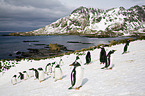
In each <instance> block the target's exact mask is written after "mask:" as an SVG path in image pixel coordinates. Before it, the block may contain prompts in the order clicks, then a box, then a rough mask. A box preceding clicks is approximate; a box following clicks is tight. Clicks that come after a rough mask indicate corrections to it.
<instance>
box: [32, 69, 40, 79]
mask: <svg viewBox="0 0 145 96" xmlns="http://www.w3.org/2000/svg"><path fill="white" fill-rule="evenodd" d="M33 70H34V74H35V79H34V80H36V79H39V72H38V71H37V69H33Z"/></svg>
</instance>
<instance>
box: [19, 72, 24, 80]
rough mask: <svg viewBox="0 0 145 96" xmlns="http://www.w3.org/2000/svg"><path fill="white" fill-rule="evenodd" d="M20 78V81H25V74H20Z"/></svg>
mask: <svg viewBox="0 0 145 96" xmlns="http://www.w3.org/2000/svg"><path fill="white" fill-rule="evenodd" d="M18 78H20V80H23V79H24V74H22V73H21V72H19V76H18Z"/></svg>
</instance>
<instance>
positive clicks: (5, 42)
mask: <svg viewBox="0 0 145 96" xmlns="http://www.w3.org/2000/svg"><path fill="white" fill-rule="evenodd" d="M8 34H9V32H0V59H14V58H15V53H16V52H18V51H20V52H27V51H28V50H27V49H28V48H35V49H40V48H44V47H46V46H47V45H48V44H49V43H51V44H56V43H57V44H60V45H64V46H65V47H67V49H68V50H80V49H82V48H88V47H90V46H96V45H98V44H108V43H109V41H112V40H119V39H125V38H129V37H115V38H89V37H82V36H77V35H54V36H3V35H8ZM23 41H37V42H23ZM38 45H39V46H38ZM10 54H12V56H9V55H10Z"/></svg>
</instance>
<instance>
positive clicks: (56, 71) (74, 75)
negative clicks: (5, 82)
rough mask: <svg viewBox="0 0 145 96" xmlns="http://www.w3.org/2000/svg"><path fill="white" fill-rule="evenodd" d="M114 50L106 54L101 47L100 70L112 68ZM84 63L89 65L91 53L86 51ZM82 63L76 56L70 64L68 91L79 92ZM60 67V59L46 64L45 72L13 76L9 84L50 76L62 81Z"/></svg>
mask: <svg viewBox="0 0 145 96" xmlns="http://www.w3.org/2000/svg"><path fill="white" fill-rule="evenodd" d="M129 42H130V41H127V43H126V45H125V47H124V52H123V53H125V52H126V51H127V48H126V46H129ZM115 51H116V50H109V52H108V53H107V52H106V50H105V48H104V46H102V47H101V51H100V58H99V60H100V64H105V66H104V67H103V68H101V69H111V68H112V67H110V68H109V66H110V65H111V62H112V61H111V57H112V55H113V54H114V53H115ZM85 60H86V63H85V64H84V65H89V64H90V63H91V53H90V51H88V52H87V53H86V56H85ZM81 65H82V62H81V60H80V57H79V56H76V58H75V60H74V62H73V63H71V64H70V65H69V66H73V69H72V71H71V74H70V77H71V79H70V81H71V87H69V88H68V89H75V90H79V89H80V88H81V87H82V82H83V74H84V69H83V68H82V66H81ZM61 66H62V59H60V61H59V63H56V62H52V63H48V64H46V66H45V68H44V69H45V70H43V68H41V67H39V68H37V69H35V68H30V69H29V72H27V71H23V72H19V76H18V77H17V75H14V76H13V77H12V79H11V83H12V84H13V85H15V84H17V82H18V80H17V78H20V80H27V79H28V78H31V77H34V78H35V80H36V79H38V80H39V81H40V83H41V82H42V81H44V80H45V78H46V76H45V74H46V75H48V76H51V77H52V78H54V81H55V82H56V81H58V80H62V77H63V72H62V69H61Z"/></svg>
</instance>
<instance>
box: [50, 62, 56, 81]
mask: <svg viewBox="0 0 145 96" xmlns="http://www.w3.org/2000/svg"><path fill="white" fill-rule="evenodd" d="M55 66H56V62H53V63H52V74H51V76H52V77H53V78H54V72H55V70H54V69H55Z"/></svg>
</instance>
